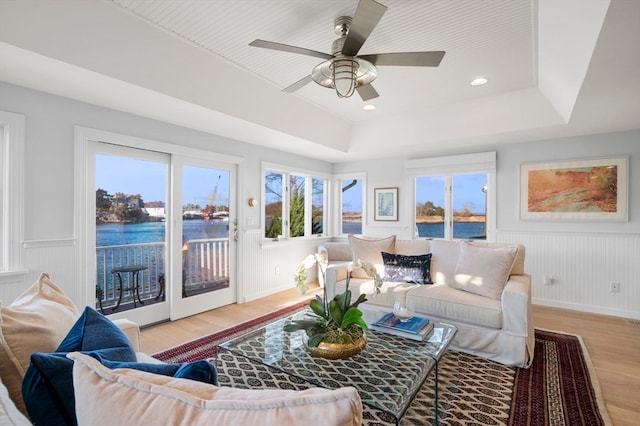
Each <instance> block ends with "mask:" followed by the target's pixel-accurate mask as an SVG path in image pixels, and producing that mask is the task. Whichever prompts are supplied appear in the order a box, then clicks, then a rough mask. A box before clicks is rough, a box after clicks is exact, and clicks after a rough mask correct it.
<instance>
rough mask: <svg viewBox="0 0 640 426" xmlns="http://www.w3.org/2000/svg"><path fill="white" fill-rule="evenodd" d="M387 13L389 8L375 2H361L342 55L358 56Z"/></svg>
mask: <svg viewBox="0 0 640 426" xmlns="http://www.w3.org/2000/svg"><path fill="white" fill-rule="evenodd" d="M386 11H387V6H384V5H382V4H380V3H378V2H376V1H374V0H360V3H358V7H357V8H356V13H355V14H354V15H353V22H352V23H351V26H350V27H349V33H348V34H347V39H346V40H345V41H344V46H343V47H342V54H343V55H346V56H356V55H357V54H358V52H359V51H360V48H361V47H362V45H363V44H364V42H365V41H367V38H368V37H369V35H370V34H371V31H373V29H374V28H375V27H376V25H378V22H379V21H380V18H382V15H384V13H385V12H386Z"/></svg>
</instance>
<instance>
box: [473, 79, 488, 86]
mask: <svg viewBox="0 0 640 426" xmlns="http://www.w3.org/2000/svg"><path fill="white" fill-rule="evenodd" d="M487 81H489V80H487V79H486V77H478V78H474V79H473V80H471V83H469V84H471V85H472V86H482V85H483V84H487Z"/></svg>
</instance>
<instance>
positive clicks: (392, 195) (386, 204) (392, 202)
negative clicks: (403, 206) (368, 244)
mask: <svg viewBox="0 0 640 426" xmlns="http://www.w3.org/2000/svg"><path fill="white" fill-rule="evenodd" d="M373 195H374V199H375V217H374V220H395V221H397V220H398V188H397V187H395V188H375V189H374V190H373Z"/></svg>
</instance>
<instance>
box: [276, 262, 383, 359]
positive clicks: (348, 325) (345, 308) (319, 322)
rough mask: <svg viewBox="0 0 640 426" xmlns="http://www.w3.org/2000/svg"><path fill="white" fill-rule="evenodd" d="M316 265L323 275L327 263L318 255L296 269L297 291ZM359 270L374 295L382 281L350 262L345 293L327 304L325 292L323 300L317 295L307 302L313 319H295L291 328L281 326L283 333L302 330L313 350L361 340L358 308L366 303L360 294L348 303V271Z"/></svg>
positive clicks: (362, 325) (372, 271) (362, 326)
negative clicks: (369, 280)
mask: <svg viewBox="0 0 640 426" xmlns="http://www.w3.org/2000/svg"><path fill="white" fill-rule="evenodd" d="M316 262H318V263H319V264H320V270H321V272H322V273H323V274H324V271H325V268H326V261H325V260H324V258H323V257H322V256H320V255H317V254H316V255H315V256H313V255H309V256H307V258H305V260H304V261H303V262H302V263H301V264H300V266H298V269H297V270H296V274H295V278H296V284H297V286H298V289H301V288H303V289H304V290H306V287H304V280H305V279H306V276H307V275H306V271H305V270H306V269H308V268H310V267H311V266H313V265H314V264H315V263H316ZM354 267H356V268H362V269H363V270H364V271H365V272H366V273H367V274H368V275H369V276H371V277H373V278H374V280H375V288H376V293H377V292H379V288H380V286H381V284H382V280H381V279H380V276H379V275H378V273H377V271H376V270H375V268H373V267H371V266H370V265H368V264H366V263H365V262H362V261H360V260H358V261H357V262H352V263H351V264H349V266H348V267H347V270H348V272H347V285H346V289H345V291H344V293H342V294H337V295H336V296H335V297H334V298H333V299H332V300H330V301H327V290H326V287H325V289H324V297H320V296H319V295H316V297H315V298H314V299H312V300H311V301H310V302H309V308H310V309H311V311H312V315H311V316H312V317H313V318H303V319H294V320H292V321H291V323H290V324H287V325H285V326H284V331H286V332H293V331H298V330H304V331H305V332H306V334H307V336H309V341H308V342H307V344H308V345H309V346H310V347H315V346H318V345H319V344H320V342H325V343H353V342H355V341H356V340H358V339H359V338H360V337H362V335H363V333H364V331H363V330H366V329H367V328H368V327H367V324H366V323H365V321H364V319H363V318H362V311H361V310H360V309H358V305H360V304H361V303H363V302H365V301H366V300H367V297H366V295H364V294H361V295H360V296H359V297H358V299H357V300H356V301H355V302H353V303H351V290H349V282H350V280H351V271H352V270H353V268H354Z"/></svg>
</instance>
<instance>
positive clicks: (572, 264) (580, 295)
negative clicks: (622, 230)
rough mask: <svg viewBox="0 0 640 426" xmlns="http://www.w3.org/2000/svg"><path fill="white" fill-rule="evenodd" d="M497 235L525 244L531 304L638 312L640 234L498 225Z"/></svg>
mask: <svg viewBox="0 0 640 426" xmlns="http://www.w3.org/2000/svg"><path fill="white" fill-rule="evenodd" d="M497 241H499V242H510V243H521V244H523V245H524V246H525V248H526V257H525V266H526V271H527V273H529V274H531V283H532V295H533V299H532V300H533V303H534V304H539V305H545V306H552V307H559V308H566V309H575V310H580V311H587V312H593V313H600V314H606V315H615V316H620V317H625V318H640V235H638V234H633V235H623V234H596V233H593V234H573V233H544V232H512V231H498V233H497ZM545 278H546V280H545ZM611 283H619V284H620V291H619V292H618V293H612V292H611V291H610V287H611Z"/></svg>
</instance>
